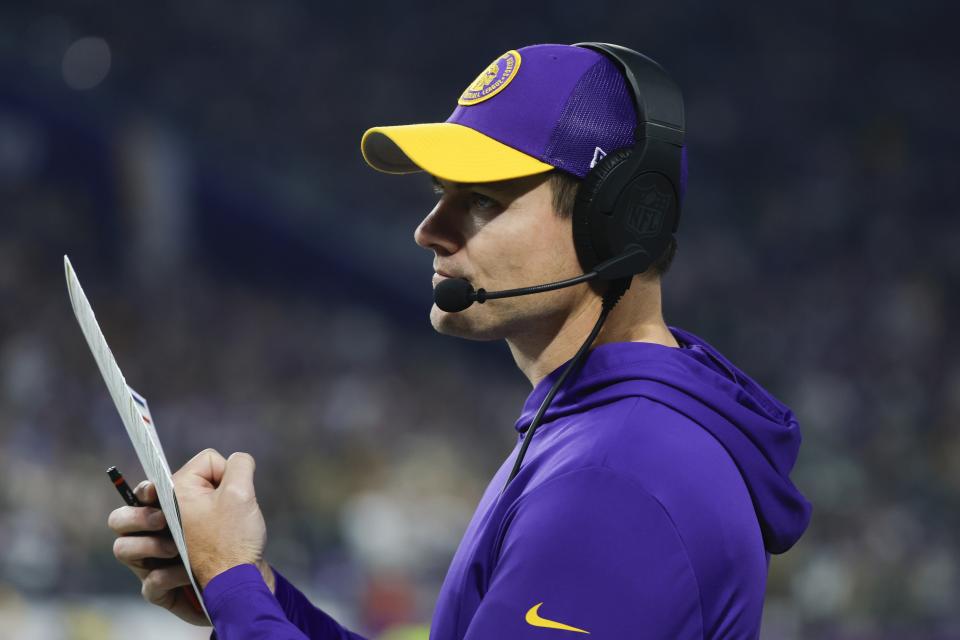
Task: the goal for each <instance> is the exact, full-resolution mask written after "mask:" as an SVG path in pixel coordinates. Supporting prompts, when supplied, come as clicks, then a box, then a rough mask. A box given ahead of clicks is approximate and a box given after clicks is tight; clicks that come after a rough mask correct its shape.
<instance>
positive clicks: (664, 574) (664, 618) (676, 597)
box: [464, 467, 703, 640]
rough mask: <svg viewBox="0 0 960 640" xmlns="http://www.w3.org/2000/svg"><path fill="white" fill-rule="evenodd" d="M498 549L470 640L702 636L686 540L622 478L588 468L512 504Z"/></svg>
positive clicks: (648, 498)
mask: <svg viewBox="0 0 960 640" xmlns="http://www.w3.org/2000/svg"><path fill="white" fill-rule="evenodd" d="M499 543H500V544H499V554H498V556H495V557H494V560H495V563H494V565H493V569H492V571H491V575H490V577H489V582H488V584H489V587H488V589H487V592H486V594H485V595H484V597H483V600H482V601H481V603H480V606H479V608H478V609H477V612H476V615H475V616H474V618H473V620H472V621H471V622H470V626H469V627H468V629H467V633H466V636H465V638H464V640H486V639H488V638H517V639H522V638H531V639H533V638H541V637H545V636H543V635H542V634H543V631H542V628H551V629H563V630H566V631H569V632H573V633H582V634H590V635H593V636H594V637H597V638H649V639H651V640H659V639H661V638H662V639H663V640H667V639H669V640H685V639H687V638H691V639H692V638H697V639H700V638H702V637H703V629H702V627H703V623H702V617H701V610H700V595H699V588H698V585H697V581H696V578H695V576H694V573H693V569H692V567H691V565H690V562H689V560H688V558H687V552H686V549H685V547H684V544H683V541H682V540H681V539H680V537H679V534H678V533H677V530H676V528H675V527H674V525H673V522H672V520H671V519H670V516H669V514H668V513H667V512H666V511H665V510H664V508H663V506H662V505H661V504H660V502H659V501H658V500H656V498H654V497H653V496H652V495H650V494H649V493H647V491H646V490H644V488H643V487H642V486H641V485H640V484H639V483H637V482H636V481H635V480H633V479H631V478H629V477H626V476H624V475H623V474H620V473H618V472H615V471H613V470H611V469H608V468H605V467H589V468H585V469H580V470H577V471H573V472H570V473H567V474H565V475H562V476H558V477H556V478H554V479H551V480H549V481H547V482H545V483H544V484H543V485H541V486H540V487H537V488H536V489H534V490H532V491H531V492H529V493H528V494H526V495H525V496H523V497H522V498H521V499H520V500H518V501H517V503H516V504H515V505H513V507H512V508H511V512H510V513H508V515H507V516H506V518H505V519H504V524H503V525H502V527H501V531H500V533H499ZM496 549H497V547H495V551H494V553H495V554H496V553H497V551H496ZM567 636H569V637H574V636H572V635H571V634H569V633H568V634H567V635H565V636H564V637H567Z"/></svg>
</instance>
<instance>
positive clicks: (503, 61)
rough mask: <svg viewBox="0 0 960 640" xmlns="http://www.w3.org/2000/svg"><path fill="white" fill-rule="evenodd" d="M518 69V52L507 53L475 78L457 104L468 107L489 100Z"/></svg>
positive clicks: (505, 85)
mask: <svg viewBox="0 0 960 640" xmlns="http://www.w3.org/2000/svg"><path fill="white" fill-rule="evenodd" d="M519 68H520V52H518V51H515V50H510V51H507V52H506V53H505V54H503V55H502V56H500V57H499V58H497V59H496V60H494V61H493V62H491V63H490V66H488V67H487V68H486V69H484V70H483V71H482V72H481V73H480V75H478V76H477V79H476V80H474V81H473V83H471V85H470V86H469V87H467V88H466V90H465V91H464V92H463V95H461V96H460V99H459V100H457V104H461V105H463V106H465V107H469V106H470V105H472V104H477V103H479V102H483V101H484V100H489V99H490V98H492V97H493V96H495V95H497V94H498V93H500V92H501V91H503V90H504V89H505V88H506V87H507V85H508V84H510V81H511V80H513V79H514V77H516V75H517V69H519Z"/></svg>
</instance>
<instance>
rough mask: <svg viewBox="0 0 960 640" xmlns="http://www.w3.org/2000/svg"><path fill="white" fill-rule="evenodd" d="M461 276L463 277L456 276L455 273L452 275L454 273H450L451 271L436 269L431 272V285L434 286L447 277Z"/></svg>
mask: <svg viewBox="0 0 960 640" xmlns="http://www.w3.org/2000/svg"><path fill="white" fill-rule="evenodd" d="M461 277H463V276H457V275H454V274H452V273H447V272H446V271H443V270H442V269H437V270H436V272H435V273H434V274H433V286H434V287H436V286H437V285H438V284H439V283H441V282H443V281H444V280H447V279H449V278H461ZM464 280H469V279H468V278H464Z"/></svg>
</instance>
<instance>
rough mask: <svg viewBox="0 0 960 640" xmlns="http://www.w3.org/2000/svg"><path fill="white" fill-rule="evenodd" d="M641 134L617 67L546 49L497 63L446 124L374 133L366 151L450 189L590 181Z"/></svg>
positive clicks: (382, 167) (571, 51)
mask: <svg viewBox="0 0 960 640" xmlns="http://www.w3.org/2000/svg"><path fill="white" fill-rule="evenodd" d="M636 125H637V114H636V109H635V107H634V103H633V96H632V95H631V90H630V87H629V85H628V84H627V81H626V79H625V78H624V76H623V74H622V73H621V72H620V70H619V68H618V67H617V65H616V63H614V62H613V61H612V60H610V59H609V58H607V57H606V56H605V55H603V54H601V53H598V52H597V51H594V50H592V49H586V48H583V47H576V46H573V45H563V44H539V45H533V46H529V47H523V48H522V49H517V50H511V51H507V52H506V53H504V54H503V55H502V56H500V57H499V58H497V59H496V60H494V61H493V62H492V63H490V65H489V66H487V67H486V68H485V69H484V70H483V71H482V72H481V73H480V75H479V76H477V78H476V80H474V81H473V82H472V83H471V84H470V85H469V86H468V87H467V88H466V89H465V90H464V92H463V94H462V95H461V96H460V99H459V100H458V101H457V107H456V109H454V111H453V113H452V114H450V117H449V118H447V120H446V122H435V123H425V124H410V125H401V126H390V127H374V128H372V129H368V130H367V131H366V132H365V133H364V134H363V139H362V140H361V142H360V150H361V152H362V153H363V157H364V159H365V160H366V161H367V164H369V165H370V166H371V167H373V168H374V169H377V170H379V171H384V172H386V173H413V172H416V171H426V172H427V173H430V174H432V175H434V176H437V177H438V178H442V179H445V180H450V181H452V182H464V183H476V182H493V181H497V180H508V179H511V178H520V177H523V176H529V175H534V174H538V173H544V172H546V171H550V170H552V169H555V168H556V169H562V170H563V171H566V172H568V173H570V174H573V175H575V176H577V177H579V178H583V177H584V176H586V175H587V172H588V171H589V170H590V169H591V167H593V166H594V165H595V164H596V163H597V162H598V161H599V160H600V159H601V158H603V157H604V156H605V155H607V154H609V153H612V152H613V151H616V150H617V149H620V148H623V147H629V146H632V145H633V144H634V140H633V132H634V128H635V127H636ZM685 159H686V156H685V155H684V160H685Z"/></svg>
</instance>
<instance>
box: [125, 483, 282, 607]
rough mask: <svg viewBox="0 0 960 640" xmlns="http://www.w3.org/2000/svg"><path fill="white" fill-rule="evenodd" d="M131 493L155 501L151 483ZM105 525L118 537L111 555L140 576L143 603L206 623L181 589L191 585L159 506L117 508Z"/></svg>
mask: <svg viewBox="0 0 960 640" xmlns="http://www.w3.org/2000/svg"><path fill="white" fill-rule="evenodd" d="M133 493H134V495H136V496H137V500H139V501H140V503H141V504H144V505H156V504H157V502H158V499H157V489H156V487H154V486H153V483H151V482H146V481H144V482H141V483H140V484H139V485H137V488H136V489H134V490H133ZM107 526H108V527H110V528H111V529H112V530H113V532H114V533H116V534H117V536H118V537H117V539H116V540H114V542H113V555H114V556H116V557H117V560H119V561H120V562H122V563H123V564H125V565H127V567H129V568H130V570H131V571H133V573H134V575H135V576H137V578H139V579H140V582H141V589H140V593H141V594H142V595H143V598H144V599H145V600H146V601H147V602H150V603H152V604H155V605H157V606H160V607H163V608H164V609H168V610H169V611H170V612H171V613H173V614H174V615H176V616H177V617H179V618H181V619H183V620H186V621H187V622H189V623H190V624H195V625H200V626H209V625H210V622H209V621H208V620H207V617H206V616H205V615H203V613H202V612H197V610H196V609H194V608H193V605H192V604H191V603H190V601H189V600H188V599H187V594H186V593H184V591H183V589H182V587H183V585H186V586H187V587H186V588H187V589H191V590H192V589H193V587H192V586H191V585H190V578H189V577H187V570H186V569H185V568H184V567H183V563H182V562H181V561H180V554H179V553H178V552H177V545H176V544H174V542H173V538H172V537H170V530H169V529H167V528H166V526H167V521H166V519H165V518H164V516H163V512H162V511H160V509H158V508H156V506H143V507H120V508H119V509H114V510H113V511H112V512H111V513H110V516H109V517H108V518H107ZM148 534H151V535H148ZM271 573H272V572H271Z"/></svg>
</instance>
